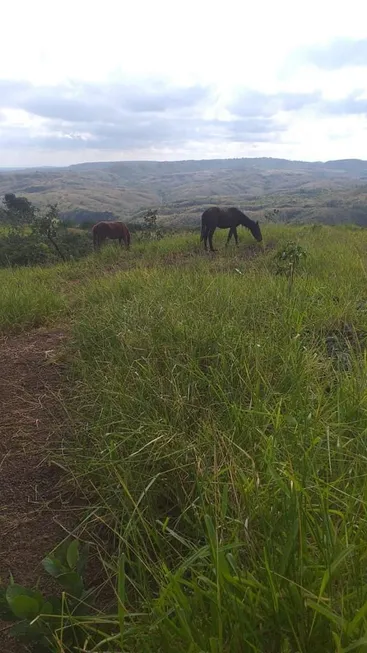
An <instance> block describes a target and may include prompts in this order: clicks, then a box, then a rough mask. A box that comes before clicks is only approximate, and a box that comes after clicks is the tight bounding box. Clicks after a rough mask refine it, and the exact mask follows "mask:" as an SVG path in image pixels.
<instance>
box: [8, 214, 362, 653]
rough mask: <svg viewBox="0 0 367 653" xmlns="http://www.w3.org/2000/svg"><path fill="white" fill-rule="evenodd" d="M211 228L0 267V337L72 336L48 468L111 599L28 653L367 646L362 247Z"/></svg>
mask: <svg viewBox="0 0 367 653" xmlns="http://www.w3.org/2000/svg"><path fill="white" fill-rule="evenodd" d="M226 235H227V234H225V233H218V235H217V234H216V238H217V239H218V246H219V247H220V248H221V250H220V252H219V253H218V254H216V255H214V256H213V255H210V254H205V253H204V252H203V250H202V249H201V248H200V245H199V242H198V241H199V239H198V235H190V234H184V233H183V234H181V235H178V236H175V237H169V238H163V239H161V240H152V241H148V242H141V243H137V244H136V245H135V246H134V247H133V248H132V250H131V251H130V252H125V251H121V250H119V249H118V247H115V246H114V245H109V246H106V247H105V248H104V249H103V251H102V253H101V254H100V255H98V254H93V255H91V256H90V257H87V258H85V259H82V260H80V261H76V262H67V263H61V264H60V265H58V266H55V267H53V268H50V269H39V268H34V269H32V270H26V269H22V270H16V271H9V270H5V271H0V279H1V284H2V295H1V300H0V328H1V330H2V331H3V332H7V331H8V330H15V329H18V330H21V329H26V328H29V327H30V326H33V325H40V324H42V323H44V324H51V323H55V324H56V323H57V324H60V323H62V324H67V325H68V328H69V330H70V331H71V337H70V341H69V345H68V347H69V354H70V356H69V361H70V362H69V364H68V370H67V372H66V374H67V380H68V384H67V385H68V389H65V391H64V402H65V406H66V408H67V411H68V414H70V415H73V418H74V421H75V425H76V426H75V431H74V433H70V434H69V435H68V436H67V438H66V440H65V442H64V443H63V448H62V452H61V451H60V452H54V457H55V459H57V460H58V462H59V464H61V465H62V466H63V468H64V469H65V470H67V473H69V475H70V477H71V478H72V479H73V482H74V483H75V484H76V485H77V486H78V487H79V488H80V490H81V492H82V493H83V496H85V497H87V499H88V501H89V505H90V509H89V510H87V511H86V517H85V522H84V528H86V529H87V535H86V536H85V535H84V536H83V537H84V539H88V541H89V542H90V544H91V555H94V556H98V558H99V559H100V560H101V561H102V568H103V570H104V573H103V575H102V576H103V577H101V579H100V581H101V585H103V586H104V587H107V588H110V594H109V595H108V598H107V599H106V598H105V599H104V600H100V599H99V589H98V588H94V591H92V592H89V593H87V594H85V593H83V592H82V591H80V593H79V594H78V592H75V589H74V590H73V589H72V588H70V586H69V587H68V588H67V592H66V594H63V595H62V596H63V600H64V601H66V603H65V604H64V605H66V607H65V609H64V608H63V612H62V611H61V609H60V607H59V612H58V613H57V609H55V610H56V611H55V610H54V611H53V615H54V617H53V621H52V619H51V621H52V622H53V624H54V628H53V629H52V628H51V630H50V629H48V630H47V629H46V631H47V632H46V631H45V629H43V630H42V637H44V636H45V632H46V637H47V641H48V644H47V646H48V649H47V650H50V651H55V652H56V651H72V650H78V651H82V650H84V651H89V652H92V651H109V652H111V651H116V653H117V651H126V652H128V651H131V652H133V651H134V652H135V651H145V652H150V651H151V652H153V651H154V652H155V651H167V652H171V651H175V652H182V653H184V652H185V653H186V652H187V651H190V652H192V653H199V652H202V651H205V652H208V653H209V652H210V653H213V652H216V653H219V652H222V653H227V652H228V653H229V652H230V651H231V652H232V651H252V652H258V653H263V652H264V651H266V652H267V653H278V652H284V653H290V652H293V651H299V652H301V653H308V652H309V651H313V653H324V652H325V651H335V652H337V653H347V651H360V652H363V651H367V630H366V629H367V620H366V619H367V617H366V615H367V575H366V564H365V557H366V552H365V550H366V544H365V543H366V539H367V527H366V520H365V511H366V493H367V482H366V474H365V464H366V414H367V395H366V378H367V377H366V375H367V367H366V356H365V345H366V335H367V295H366V275H367V270H366V254H367V237H366V234H365V233H364V232H363V230H362V229H349V228H345V227H340V228H339V227H335V228H331V227H321V226H313V227H312V226H305V227H297V228H296V227H279V226H265V228H264V229H263V235H264V243H265V247H264V248H262V247H261V245H258V244H257V243H255V242H254V241H253V240H252V239H251V236H250V235H249V234H248V233H247V232H246V231H245V230H241V232H240V247H239V249H238V250H237V249H236V248H235V247H229V248H228V249H224V248H223V245H224V240H225V238H226ZM284 252H285V253H286V254H285V256H283V257H282V254H284ZM306 254H307V256H305V255H306ZM280 261H283V264H284V265H285V266H286V274H277V272H279V264H280ZM289 270H291V272H290V271H289ZM290 278H291V279H292V285H291V292H289V288H290ZM3 297H5V298H8V299H6V300H5V303H4V301H3ZM73 546H76V545H73ZM74 562H76V561H74ZM70 567H73V565H70ZM71 571H72V570H71ZM63 573H66V571H65V569H64V570H63ZM73 578H74V581H75V582H77V580H78V579H77V577H76V576H74V577H73ZM78 578H79V577H78ZM78 587H79V586H78ZM9 591H10V590H9ZM22 591H23V590H22ZM10 594H11V591H10ZM19 594H21V592H20V591H19V592H18V595H19ZM70 595H72V596H74V599H71V597H70ZM22 596H23V595H22ZM28 597H29V598H30V599H34V596H33V595H32V596H30V595H28ZM5 598H6V597H5ZM34 600H35V599H34ZM72 600H74V601H76V603H75V602H74V603H72ZM23 603H24V601H23ZM26 603H27V601H26ZM27 605H28V603H27ZM42 606H43V604H42ZM42 606H41V603H40V602H39V603H38V604H37V610H38V612H37V611H36V612H33V613H32V614H27V615H24V614H23V613H22V615H20V616H25V617H26V622H27V623H28V622H29V620H30V617H33V616H34V614H39V612H40V611H42V609H43V608H42ZM71 606H72V607H71ZM10 607H11V606H10ZM23 607H24V606H23ZM34 610H36V607H35V606H34ZM13 612H14V611H13ZM19 614H20V613H19ZM60 614H61V615H62V619H61V620H60ZM18 616H19V615H18ZM46 617H47V619H46V621H47V620H48V621H47V623H49V621H50V616H49V614H48V616H47V615H46ZM27 619H28V621H27ZM37 619H38V621H39V625H42V624H43V623H44V620H45V617H38V618H37ZM42 620H43V621H42ZM47 633H48V635H47ZM50 633H51V634H50ZM52 633H54V634H52ZM43 641H44V640H43ZM73 647H74V648H73ZM36 650H38V649H36Z"/></svg>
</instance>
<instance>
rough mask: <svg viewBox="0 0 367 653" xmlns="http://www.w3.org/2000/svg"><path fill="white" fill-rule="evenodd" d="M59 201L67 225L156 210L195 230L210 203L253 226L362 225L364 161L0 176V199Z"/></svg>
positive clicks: (139, 166)
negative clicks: (239, 212) (270, 220)
mask: <svg viewBox="0 0 367 653" xmlns="http://www.w3.org/2000/svg"><path fill="white" fill-rule="evenodd" d="M6 192H13V193H16V194H17V195H25V196H26V197H27V198H28V199H29V200H30V201H32V202H33V203H34V204H36V205H39V206H42V205H45V204H46V203H48V202H58V205H59V209H60V211H61V213H62V215H63V216H64V217H65V218H66V219H70V220H76V221H78V222H84V221H89V220H98V219H106V218H108V219H110V218H112V219H113V218H114V217H116V218H119V219H124V220H126V221H139V219H140V218H141V216H142V215H143V214H144V212H145V210H146V209H148V208H158V209H159V216H160V220H161V222H162V223H165V224H172V225H176V226H183V225H187V226H190V225H197V224H198V223H199V221H200V213H201V212H202V210H204V208H206V207H207V206H210V205H213V204H221V205H228V204H230V205H231V204H233V205H236V206H239V207H240V208H242V209H243V210H245V211H247V212H249V214H250V215H252V216H253V217H256V218H257V219H264V214H265V212H267V211H269V210H272V209H273V208H278V209H279V214H278V217H279V219H280V220H285V221H297V222H299V221H302V222H304V221H318V222H326V223H329V224H334V223H340V222H353V223H356V224H362V225H364V224H366V225H367V161H362V160H360V159H344V160H340V161H326V162H320V161H317V162H311V163H310V162H304V161H289V160H287V159H273V158H266V157H264V158H247V159H246V158H243V159H211V160H201V161H194V160H193V161H172V162H170V161H163V162H160V161H120V162H117V161H111V162H107V163H106V162H96V163H81V164H77V165H71V166H68V167H65V168H40V167H38V168H28V169H22V170H1V171H0V195H4V193H6Z"/></svg>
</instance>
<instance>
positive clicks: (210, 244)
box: [208, 227, 216, 252]
mask: <svg viewBox="0 0 367 653" xmlns="http://www.w3.org/2000/svg"><path fill="white" fill-rule="evenodd" d="M215 229H216V227H214V229H213V227H212V228H211V229H209V234H208V237H209V247H210V251H211V252H215V249H214V247H213V235H214V232H215Z"/></svg>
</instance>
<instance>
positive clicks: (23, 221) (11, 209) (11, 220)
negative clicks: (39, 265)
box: [2, 193, 65, 261]
mask: <svg viewBox="0 0 367 653" xmlns="http://www.w3.org/2000/svg"><path fill="white" fill-rule="evenodd" d="M3 207H4V208H3V210H2V213H3V219H4V221H5V222H6V223H7V224H8V226H10V227H11V229H13V230H14V231H15V232H19V231H20V230H23V229H24V227H29V228H30V229H31V232H32V234H33V235H35V236H38V237H41V239H42V240H45V239H46V240H47V241H48V243H49V244H51V245H52V247H53V249H54V250H55V251H56V252H57V255H58V256H59V257H60V258H61V259H62V260H63V261H65V256H64V254H63V253H62V251H61V249H60V247H59V245H58V244H57V241H56V237H57V232H58V230H59V229H60V228H61V221H60V216H59V212H58V209H57V204H48V206H47V208H46V210H45V211H44V212H42V211H41V210H40V209H38V208H36V207H35V206H34V205H33V204H32V203H31V202H30V201H29V200H28V199H27V198H26V197H16V195H14V193H6V194H5V195H4V199H3Z"/></svg>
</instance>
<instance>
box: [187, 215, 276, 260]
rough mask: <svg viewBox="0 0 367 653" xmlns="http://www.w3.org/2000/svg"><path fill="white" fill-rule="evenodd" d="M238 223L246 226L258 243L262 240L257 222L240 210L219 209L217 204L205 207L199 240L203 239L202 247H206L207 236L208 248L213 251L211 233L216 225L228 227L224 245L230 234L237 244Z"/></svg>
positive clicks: (223, 227)
mask: <svg viewBox="0 0 367 653" xmlns="http://www.w3.org/2000/svg"><path fill="white" fill-rule="evenodd" d="M240 224H242V225H243V226H244V227H247V229H249V230H250V231H251V233H252V235H253V237H254V238H255V239H256V240H257V241H258V242H259V243H260V242H261V241H262V239H263V237H262V235H261V231H260V226H259V223H258V222H254V221H253V220H251V219H250V218H248V217H247V215H245V214H244V213H242V211H240V210H239V209H236V208H234V207H231V208H229V209H220V208H219V207H218V206H213V207H211V208H210V209H206V211H204V213H203V214H202V216H201V236H200V242H201V241H202V240H204V247H205V249H207V240H208V238H209V246H210V250H211V251H212V252H215V249H214V248H213V234H214V232H215V230H216V228H217V227H218V228H219V229H229V234H228V238H227V242H226V247H227V245H228V243H229V241H230V240H231V237H232V236H234V239H235V241H236V245H238V234H237V227H238V226H239V225H240Z"/></svg>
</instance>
